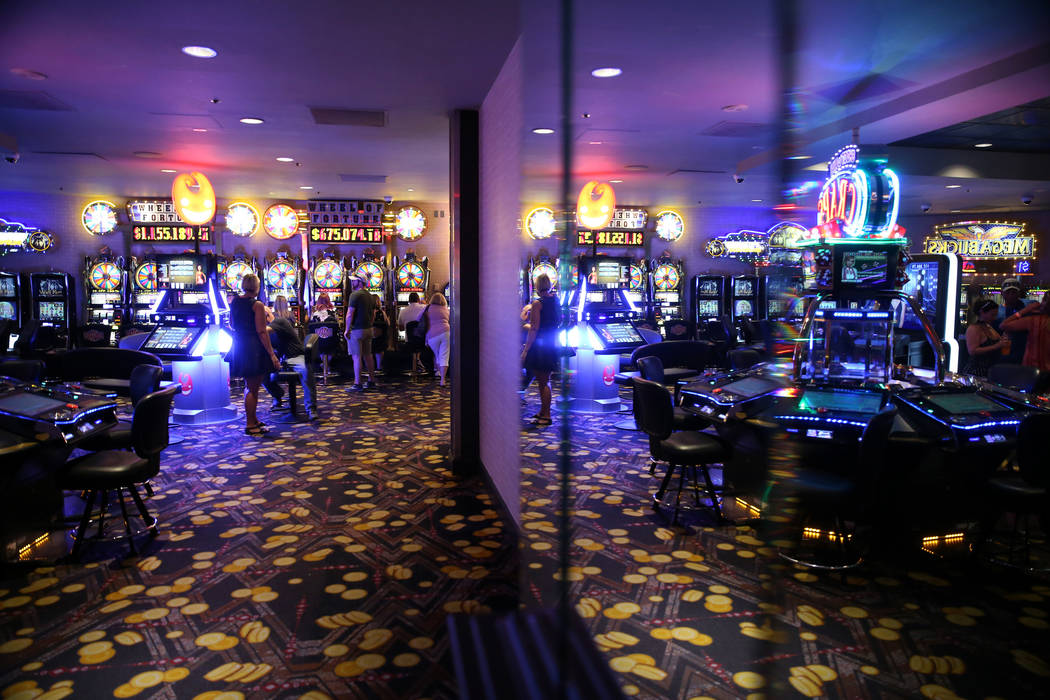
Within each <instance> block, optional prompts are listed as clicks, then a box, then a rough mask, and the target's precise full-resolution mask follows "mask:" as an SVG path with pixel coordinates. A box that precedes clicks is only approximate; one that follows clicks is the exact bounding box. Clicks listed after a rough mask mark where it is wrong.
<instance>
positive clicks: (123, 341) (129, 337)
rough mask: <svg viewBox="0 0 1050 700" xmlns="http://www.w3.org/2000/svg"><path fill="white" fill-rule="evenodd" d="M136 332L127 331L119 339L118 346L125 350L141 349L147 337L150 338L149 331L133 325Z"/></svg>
mask: <svg viewBox="0 0 1050 700" xmlns="http://www.w3.org/2000/svg"><path fill="white" fill-rule="evenodd" d="M131 330H134V331H135V332H134V333H125V334H124V335H122V336H121V337H120V340H118V341H117V347H119V348H123V349H125V350H141V349H142V346H143V345H144V344H145V343H146V339H147V338H149V333H146V332H144V331H141V330H139V329H138V328H136V327H132V328H131Z"/></svg>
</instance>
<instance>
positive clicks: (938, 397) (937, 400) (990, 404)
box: [929, 393, 1004, 414]
mask: <svg viewBox="0 0 1050 700" xmlns="http://www.w3.org/2000/svg"><path fill="white" fill-rule="evenodd" d="M929 399H930V403H932V404H934V405H936V406H940V407H941V408H943V409H944V410H945V411H947V412H948V413H955V414H958V413H980V412H981V411H1002V410H1004V409H1003V407H1002V406H1000V405H999V404H997V403H996V402H994V401H992V400H991V399H986V398H984V397H983V396H981V395H980V394H970V393H966V394H930V397H929Z"/></svg>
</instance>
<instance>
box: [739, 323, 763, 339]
mask: <svg viewBox="0 0 1050 700" xmlns="http://www.w3.org/2000/svg"><path fill="white" fill-rule="evenodd" d="M740 336H741V337H742V338H743V339H744V343H745V344H746V345H751V344H752V343H757V342H758V341H759V336H758V329H757V328H755V324H754V323H752V322H751V319H749V318H742V319H740Z"/></svg>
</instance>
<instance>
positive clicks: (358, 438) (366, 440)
mask: <svg viewBox="0 0 1050 700" xmlns="http://www.w3.org/2000/svg"><path fill="white" fill-rule="evenodd" d="M319 390H320V394H319V396H320V401H319V403H320V405H321V407H322V410H323V411H325V412H326V415H327V416H328V418H327V419H326V420H324V421H322V422H320V423H317V424H299V425H294V426H289V425H272V426H271V427H272V430H273V432H271V433H270V435H268V436H267V437H265V438H262V439H258V438H249V437H247V436H245V435H244V434H243V419H242V420H241V421H240V422H237V423H229V424H225V425H219V426H210V427H206V428H205V427H202V428H188V427H180V428H178V432H180V433H181V434H182V435H184V436H185V437H186V440H185V441H184V442H182V443H181V444H178V445H173V446H171V447H169V448H168V450H166V451H165V453H164V456H163V460H162V469H161V474H160V476H159V477H158V478H156V479H155V480H154V481H153V485H154V490H155V495H154V496H153V497H152V498H150V499H148V500H147V505H148V507H149V508H150V509H151V511H152V512H153V513H154V514H157V515H159V519H160V531H161V534H160V536H159V538H157V539H156V540H154V541H152V542H150V541H149V540H147V539H146V538H145V537H140V538H139V539H138V540H137V541H138V543H139V544H140V545H142V546H143V550H142V551H140V554H139V556H138V557H136V558H131V559H127V560H125V563H124V565H123V566H120V565H119V561H117V560H116V559H115V557H117V556H119V555H120V554H121V553H122V552H126V549H125V548H126V544H125V543H124V542H123V541H117V542H115V543H112V544H107V545H93V546H91V547H89V548H87V549H86V550H85V552H84V555H83V559H82V562H81V563H80V564H77V565H66V564H62V565H57V566H39V567H37V568H35V569H34V570H32V571H31V572H30V573H28V574H25V575H22V576H20V577H18V578H4V579H2V580H0V697H2V698H3V700H27V699H29V698H35V699H36V700H55V699H56V698H62V697H66V696H71V697H75V698H80V697H83V698H107V697H115V698H131V697H138V698H188V699H191V700H241V699H244V698H282V699H284V698H299V699H303V700H324V699H325V698H391V699H393V698H397V699H398V700H404V699H406V698H451V697H455V689H454V680H453V677H452V673H451V670H450V669H451V659H450V652H449V644H448V637H447V634H446V631H445V630H446V627H445V618H446V616H447V615H448V614H449V613H459V612H463V613H487V612H490V611H501V610H509V609H513V608H514V606H515V603H516V600H517V591H516V586H517V579H516V571H517V556H518V555H517V552H516V550H515V548H514V546H513V544H512V539H508V537H507V536H506V532H507V530H508V527H507V524H506V523H504V522H503V520H502V518H501V516H500V514H499V513H498V512H497V510H496V506H495V505H494V502H493V497H492V496H491V494H489V493H488V491H487V489H486V487H485V485H484V483H483V482H482V481H481V480H479V479H473V480H466V481H461V480H458V479H455V478H453V476H452V474H451V472H450V470H449V468H448V462H447V452H448V435H449V423H448V411H449V408H448V407H449V401H448V392H447V390H441V389H439V388H438V387H437V386H436V384H418V385H416V384H410V383H407V382H405V383H401V384H398V383H391V384H389V385H387V386H385V387H384V388H383V389H381V390H380V391H378V392H368V393H365V394H353V395H348V394H347V393H346V391H345V389H344V387H341V386H334V385H333V386H328V387H323V386H322V387H319ZM264 396H265V393H264ZM261 415H262V416H263V418H264V420H265V415H266V413H265V411H263V412H261ZM110 517H112V512H111V516H110Z"/></svg>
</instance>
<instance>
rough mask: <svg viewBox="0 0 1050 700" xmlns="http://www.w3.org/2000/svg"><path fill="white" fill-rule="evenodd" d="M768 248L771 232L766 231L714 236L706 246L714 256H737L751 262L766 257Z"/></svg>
mask: <svg viewBox="0 0 1050 700" xmlns="http://www.w3.org/2000/svg"><path fill="white" fill-rule="evenodd" d="M768 250H769V234H768V233H765V232H764V231H747V230H744V231H734V232H733V233H727V234H726V235H724V236H718V237H717V238H712V239H711V240H709V241H708V242H707V245H705V246H704V252H705V253H707V254H708V255H710V256H711V257H712V258H721V257H727V258H737V259H739V260H742V261H744V262H749V263H753V262H755V261H757V260H759V259H761V258H764V257H765V256H766V253H767V252H768Z"/></svg>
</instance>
